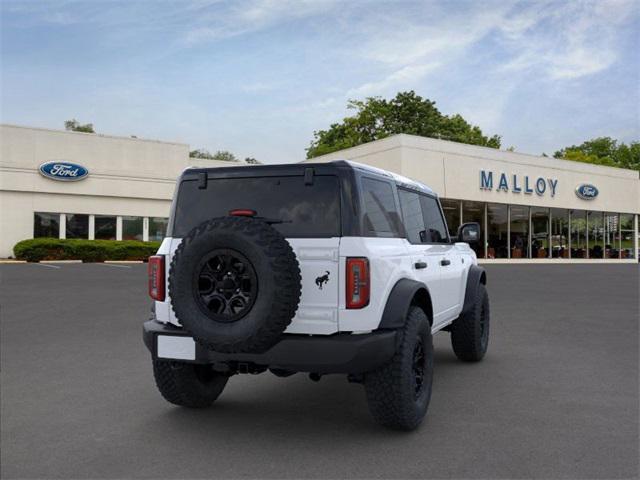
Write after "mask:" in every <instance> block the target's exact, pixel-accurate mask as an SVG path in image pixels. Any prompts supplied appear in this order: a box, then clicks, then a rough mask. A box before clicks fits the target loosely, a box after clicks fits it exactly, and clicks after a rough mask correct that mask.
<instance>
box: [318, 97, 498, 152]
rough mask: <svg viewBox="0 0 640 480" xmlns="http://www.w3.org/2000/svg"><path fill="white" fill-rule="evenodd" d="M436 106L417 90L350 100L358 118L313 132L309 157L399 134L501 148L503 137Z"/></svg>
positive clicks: (347, 119)
mask: <svg viewBox="0 0 640 480" xmlns="http://www.w3.org/2000/svg"><path fill="white" fill-rule="evenodd" d="M435 105H436V104H435V102H433V101H431V100H429V99H423V98H422V97H420V96H419V95H416V93H415V92H414V91H413V90H411V91H409V92H399V93H398V94H397V95H396V96H395V98H393V99H391V100H386V99H383V98H380V97H368V98H366V99H365V100H349V102H348V103H347V108H349V109H352V110H355V111H356V113H355V115H353V116H350V117H346V118H344V119H343V120H342V122H341V123H334V124H332V125H330V126H329V128H328V129H327V130H319V131H315V132H313V137H314V138H313V140H312V141H311V145H310V146H309V148H307V158H312V157H317V156H319V155H324V154H326V153H331V152H335V151H337V150H341V149H343V148H349V147H355V146H356V145H360V144H362V143H366V142H371V141H373V140H379V139H381V138H385V137H388V136H390V135H394V134H397V133H407V134H412V135H420V136H423V137H432V138H440V139H443V140H451V141H454V142H461V143H470V144H473V145H482V146H486V147H492V148H500V136H498V135H494V136H492V137H487V136H485V135H484V134H483V133H482V130H481V129H480V127H477V126H475V125H471V124H470V123H469V122H467V121H466V120H465V119H464V118H462V116H461V115H452V116H447V115H443V114H442V113H440V111H439V110H438V109H437V108H436V106H435Z"/></svg>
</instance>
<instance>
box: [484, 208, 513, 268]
mask: <svg viewBox="0 0 640 480" xmlns="http://www.w3.org/2000/svg"><path fill="white" fill-rule="evenodd" d="M508 209H509V207H508V206H507V205H500V204H495V203H493V204H492V203H489V204H487V258H508V257H509V245H508V241H507V240H508V238H507V236H508V230H509V220H508V216H509V214H508Z"/></svg>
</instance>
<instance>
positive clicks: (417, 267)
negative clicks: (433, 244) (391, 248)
mask: <svg viewBox="0 0 640 480" xmlns="http://www.w3.org/2000/svg"><path fill="white" fill-rule="evenodd" d="M413 266H414V267H415V268H416V270H420V269H421V268H427V264H426V263H425V262H416V263H414V264H413Z"/></svg>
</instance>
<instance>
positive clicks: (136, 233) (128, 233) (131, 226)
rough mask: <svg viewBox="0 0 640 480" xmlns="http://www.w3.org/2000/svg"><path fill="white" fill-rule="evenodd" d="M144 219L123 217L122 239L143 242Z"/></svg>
mask: <svg viewBox="0 0 640 480" xmlns="http://www.w3.org/2000/svg"><path fill="white" fill-rule="evenodd" d="M142 222H143V219H142V217H122V239H123V240H142V229H143V226H142Z"/></svg>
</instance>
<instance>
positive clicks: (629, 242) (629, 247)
mask: <svg viewBox="0 0 640 480" xmlns="http://www.w3.org/2000/svg"><path fill="white" fill-rule="evenodd" d="M634 235H635V232H634V231H633V215H632V214H628V213H622V214H620V243H621V246H620V253H621V254H622V258H636V252H634V251H633V248H634V247H633V236H634Z"/></svg>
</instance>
